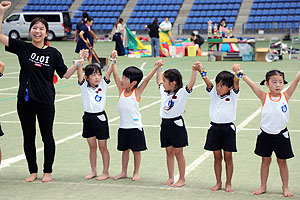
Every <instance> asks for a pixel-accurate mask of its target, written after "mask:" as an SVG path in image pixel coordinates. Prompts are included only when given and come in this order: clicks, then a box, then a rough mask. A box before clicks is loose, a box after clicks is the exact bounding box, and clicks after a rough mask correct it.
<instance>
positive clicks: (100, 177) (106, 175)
mask: <svg viewBox="0 0 300 200" xmlns="http://www.w3.org/2000/svg"><path fill="white" fill-rule="evenodd" d="M108 178H109V174H102V175H100V176H98V177H97V178H96V180H97V181H104V180H106V179H108Z"/></svg>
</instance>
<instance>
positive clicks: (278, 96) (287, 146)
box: [235, 68, 300, 197]
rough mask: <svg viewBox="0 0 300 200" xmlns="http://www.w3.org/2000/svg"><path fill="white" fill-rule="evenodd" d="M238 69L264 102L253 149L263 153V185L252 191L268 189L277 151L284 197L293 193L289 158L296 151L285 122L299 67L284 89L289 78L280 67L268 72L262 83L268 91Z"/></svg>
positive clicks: (298, 78) (257, 192) (296, 83)
mask: <svg viewBox="0 0 300 200" xmlns="http://www.w3.org/2000/svg"><path fill="white" fill-rule="evenodd" d="M235 72H236V73H237V74H240V76H242V79H243V80H244V81H245V82H246V83H247V84H248V85H249V86H250V88H251V89H252V91H253V92H254V94H255V95H256V96H257V97H258V98H259V100H260V101H261V103H262V109H261V120H260V130H259V133H258V136H257V141H256V148H255V151H254V152H255V154H256V155H258V156H261V157H262V160H261V168H260V181H261V185H260V187H259V188H258V189H257V190H255V191H254V192H253V194H255V195H260V194H263V193H265V192H266V191H267V180H268V175H269V168H270V164H271V160H272V159H271V156H272V152H273V151H274V152H275V154H276V157H277V164H278V167H279V171H280V176H281V181H282V190H283V195H284V196H285V197H291V196H293V194H292V193H291V192H290V190H289V187H288V180H289V171H288V166H287V159H289V158H292V157H294V154H293V151H292V146H291V141H290V135H289V131H288V129H287V127H286V125H287V123H288V122H289V119H290V115H289V108H288V101H289V99H290V98H291V96H292V95H293V93H294V91H295V89H296V87H297V85H298V83H299V80H300V71H299V72H298V73H297V75H296V77H295V78H294V80H293V81H292V83H291V84H290V86H289V87H288V88H287V90H285V91H283V86H284V84H287V81H286V80H285V78H284V73H283V72H281V71H279V70H271V71H269V72H267V74H266V78H265V80H263V81H262V82H261V83H260V84H261V85H264V84H266V86H267V87H268V88H269V92H264V91H263V90H261V89H260V88H259V87H258V86H257V85H256V84H255V83H254V82H253V81H252V80H251V79H250V78H249V77H248V76H246V75H244V74H243V73H242V72H241V71H240V69H239V68H237V69H235Z"/></svg>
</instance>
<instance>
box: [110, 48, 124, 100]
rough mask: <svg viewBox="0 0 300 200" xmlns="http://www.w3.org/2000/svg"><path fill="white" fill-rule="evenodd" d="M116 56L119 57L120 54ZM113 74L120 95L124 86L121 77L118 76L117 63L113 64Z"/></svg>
mask: <svg viewBox="0 0 300 200" xmlns="http://www.w3.org/2000/svg"><path fill="white" fill-rule="evenodd" d="M113 51H114V50H113ZM116 56H118V54H117V55H116ZM112 72H113V75H114V79H115V82H116V85H117V87H118V90H119V94H120V93H121V91H122V84H121V80H120V77H119V75H118V70H117V63H116V62H114V63H112Z"/></svg>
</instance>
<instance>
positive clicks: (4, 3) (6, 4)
mask: <svg viewBox="0 0 300 200" xmlns="http://www.w3.org/2000/svg"><path fill="white" fill-rule="evenodd" d="M10 6H11V2H9V1H2V2H1V4H0V10H1V11H4V12H5V11H6V10H7V9H8V8H9V7H10Z"/></svg>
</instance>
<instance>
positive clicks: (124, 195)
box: [0, 41, 300, 200]
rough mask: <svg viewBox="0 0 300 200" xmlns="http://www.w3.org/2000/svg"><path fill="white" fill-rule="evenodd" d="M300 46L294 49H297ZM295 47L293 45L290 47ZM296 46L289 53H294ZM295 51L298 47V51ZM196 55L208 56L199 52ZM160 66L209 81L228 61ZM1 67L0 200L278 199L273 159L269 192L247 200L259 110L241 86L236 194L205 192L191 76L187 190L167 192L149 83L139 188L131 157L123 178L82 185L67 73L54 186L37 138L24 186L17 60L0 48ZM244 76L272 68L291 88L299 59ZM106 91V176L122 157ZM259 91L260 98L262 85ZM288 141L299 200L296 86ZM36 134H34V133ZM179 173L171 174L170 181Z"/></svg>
mask: <svg viewBox="0 0 300 200" xmlns="http://www.w3.org/2000/svg"><path fill="white" fill-rule="evenodd" d="M50 45H51V46H54V47H56V48H58V49H59V50H60V52H61V53H62V54H63V58H64V60H65V63H66V64H67V65H68V66H71V64H72V60H74V59H75V58H76V57H77V55H76V54H75V53H74V49H75V43H74V42H67V41H65V42H51V43H50ZM257 46H262V47H267V46H268V43H266V42H264V43H258V44H257ZM299 46H300V45H299ZM293 47H294V46H293ZM295 47H296V46H295ZM95 48H96V51H97V53H98V54H99V56H100V57H101V56H103V57H104V56H105V57H106V56H108V55H109V54H110V51H111V49H112V48H114V43H109V42H107V43H97V44H96V47H95ZM298 48H299V47H298ZM203 49H204V50H205V49H207V46H205V45H204V47H203ZM162 59H163V60H164V61H165V65H164V67H163V69H167V68H177V69H179V70H180V71H181V73H182V76H183V82H184V84H186V83H187V82H188V80H189V78H190V74H191V67H192V64H193V63H194V62H195V61H200V62H201V63H202V64H203V65H204V66H205V67H206V70H207V71H208V72H209V73H208V76H209V78H210V79H214V78H215V76H216V74H217V73H218V72H220V71H221V70H231V66H232V65H233V64H234V63H235V62H229V61H225V62H209V61H207V57H184V58H162ZM0 60H1V61H3V62H4V63H5V64H6V69H5V73H4V76H3V77H2V78H1V79H0V122H1V125H2V129H3V131H4V133H5V135H4V136H3V137H1V138H0V146H1V149H2V154H3V158H2V164H1V166H0V178H1V181H0V199H1V200H6V199H14V200H17V199H45V200H46V199H212V200H215V199H230V200H235V199H236V200H240V199H244V200H247V199H272V200H274V199H282V198H283V196H282V189H281V180H280V176H279V170H278V166H277V163H276V158H275V156H273V162H272V164H271V167H270V174H269V179H268V188H267V189H268V191H267V193H266V194H263V195H260V196H254V195H253V194H252V191H253V190H254V189H257V188H258V187H259V185H260V176H259V170H260V162H261V159H260V157H258V156H256V155H255V154H254V153H253V150H254V147H255V142H256V135H257V133H258V128H259V122H260V107H261V103H260V101H259V100H258V98H257V97H256V96H255V95H254V93H253V92H252V91H251V90H250V88H249V87H248V86H247V85H246V83H244V82H243V81H241V82H240V90H241V94H240V98H239V101H238V110H237V120H236V122H235V124H236V126H237V128H238V131H237V148H238V152H237V153H234V154H233V158H234V167H235V168H234V174H233V180H232V183H233V188H234V189H235V192H233V193H226V192H225V191H224V189H223V190H220V191H218V192H212V191H210V187H212V186H214V184H215V175H214V170H213V156H212V153H211V152H207V151H205V150H204V149H203V146H204V143H205V138H206V132H207V128H208V125H209V122H210V119H209V114H208V111H209V104H210V100H209V98H208V94H207V93H206V91H205V84H204V82H203V80H202V79H201V78H200V76H198V77H197V81H196V84H195V86H194V90H193V93H192V95H191V96H190V98H189V99H188V101H187V105H186V109H185V113H184V114H183V118H184V119H185V123H186V126H187V130H188V135H189V146H188V147H186V148H185V149H184V154H185V158H186V166H187V167H186V185H185V186H184V187H182V188H177V189H174V188H166V187H164V186H163V183H164V181H166V180H167V178H168V176H167V167H166V161H165V150H164V149H162V148H160V142H159V130H160V121H161V119H160V117H159V105H160V94H159V90H158V87H157V85H156V82H155V77H154V78H153V79H152V80H151V82H150V83H149V85H148V86H147V88H146V89H145V91H144V93H143V95H142V100H141V102H140V111H141V114H142V121H143V125H144V131H145V136H146V141H147V146H148V150H147V151H145V152H143V153H142V163H141V169H140V175H141V181H138V182H133V181H131V179H130V178H131V175H132V172H133V156H132V154H131V157H130V161H129V167H128V169H129V170H128V175H129V178H128V179H122V180H117V181H115V180H113V179H112V178H110V179H108V180H106V181H96V180H95V179H93V180H85V179H84V177H85V176H86V175H87V174H89V173H90V164H89V158H88V153H89V148H88V145H87V142H86V140H85V139H83V138H82V137H81V130H82V118H81V117H82V114H83V106H82V103H81V96H80V89H79V87H78V85H77V77H76V74H74V75H73V76H72V77H71V78H70V79H68V80H59V81H58V83H57V84H56V85H55V87H56V93H57V95H56V103H55V104H56V117H55V121H54V136H55V140H56V144H57V148H56V158H55V163H54V171H53V181H52V182H51V183H41V177H42V165H43V144H42V141H41V137H40V133H39V132H38V133H37V139H36V145H37V149H38V164H39V169H40V171H39V177H38V179H37V180H36V181H35V182H34V183H25V182H24V179H25V177H27V176H28V170H27V163H26V160H25V156H24V154H23V147H22V131H21V126H20V123H19V119H18V116H17V113H16V94H17V90H18V75H19V63H18V60H17V57H16V56H15V55H13V54H10V53H7V52H5V51H4V47H3V45H1V47H0ZM156 60H157V59H155V58H141V59H136V58H127V57H120V58H119V59H118V63H117V67H118V71H119V75H120V76H121V73H122V71H123V69H124V68H126V67H127V66H129V65H135V66H137V67H140V68H142V69H143V72H144V76H145V75H147V74H148V73H149V72H150V70H151V68H152V67H153V64H154V62H155V61H156ZM239 62H240V63H241V64H242V68H243V70H244V72H245V73H246V74H247V75H248V76H249V77H251V78H252V80H254V81H255V82H256V83H257V84H259V82H260V81H261V80H263V79H264V76H265V73H266V72H267V71H269V70H271V69H279V70H282V71H284V72H285V75H286V80H287V81H288V82H291V81H292V80H293V78H294V76H295V75H296V73H297V72H298V71H299V70H300V67H299V66H300V60H288V56H285V57H284V59H283V60H282V61H278V62H273V63H266V62H242V61H239ZM111 78H112V82H111V84H110V86H109V89H108V92H107V95H108V96H107V104H106V112H107V115H108V118H109V124H110V139H109V140H108V148H109V151H110V158H111V162H110V170H109V172H110V175H111V176H115V175H117V174H119V173H120V172H121V152H119V151H117V149H116V146H117V145H116V143H117V137H116V136H117V129H118V122H119V114H118V110H117V101H118V90H117V87H115V84H114V81H113V77H111ZM262 88H263V89H264V90H265V91H267V87H266V86H262ZM289 108H290V117H291V120H290V123H289V124H288V128H289V130H290V135H291V141H292V146H293V151H294V154H295V157H294V158H292V159H290V160H289V161H288V166H289V172H290V180H289V187H290V190H291V192H293V193H294V195H295V196H294V197H293V198H292V199H300V181H299V180H300V172H299V166H300V123H299V121H300V87H298V88H297V89H296V91H295V93H294V95H293V96H292V98H291V100H290V101H289ZM37 129H38V127H37ZM98 156H99V157H98V173H99V174H100V172H102V160H101V154H100V153H99V154H98ZM224 169H225V166H224V168H223V183H225V171H224ZM177 172H178V170H177V168H176V167H175V174H177Z"/></svg>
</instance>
